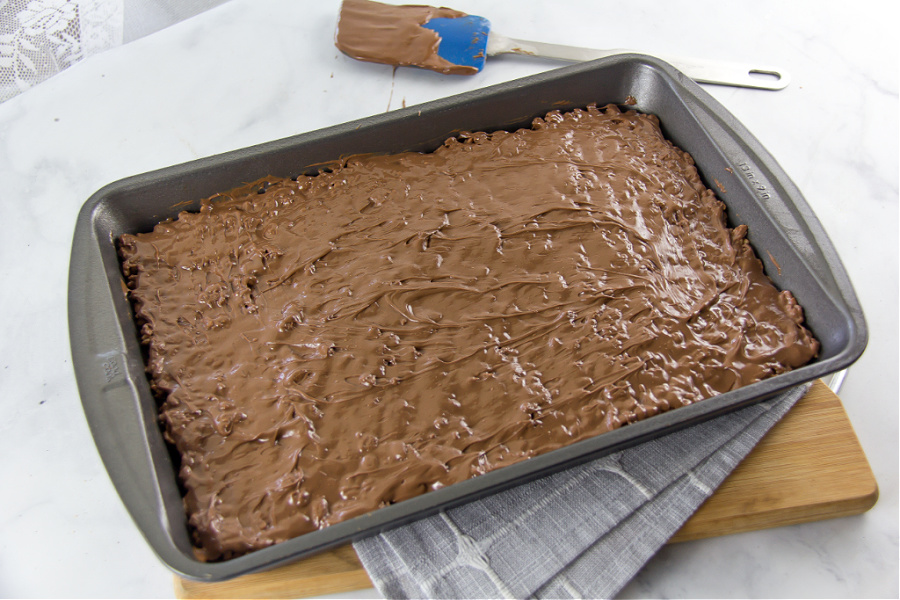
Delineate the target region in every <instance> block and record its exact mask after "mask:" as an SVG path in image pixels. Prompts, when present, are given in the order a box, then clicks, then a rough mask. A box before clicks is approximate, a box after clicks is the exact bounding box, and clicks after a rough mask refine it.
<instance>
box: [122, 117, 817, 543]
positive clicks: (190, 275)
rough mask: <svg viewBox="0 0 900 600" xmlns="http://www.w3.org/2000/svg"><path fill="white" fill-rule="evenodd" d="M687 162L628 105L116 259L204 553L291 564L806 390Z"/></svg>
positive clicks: (354, 179) (280, 187)
mask: <svg viewBox="0 0 900 600" xmlns="http://www.w3.org/2000/svg"><path fill="white" fill-rule="evenodd" d="M745 236H746V227H744V226H738V227H737V228H735V229H729V228H728V227H727V226H726V223H725V212H724V205H723V204H722V203H721V202H720V201H719V200H717V199H716V197H715V194H714V193H713V192H712V191H711V190H709V189H707V188H706V187H705V186H704V185H703V183H702V182H701V180H700V178H699V176H698V173H697V170H696V168H695V167H694V164H693V161H692V160H691V158H690V156H689V155H687V154H686V153H685V152H683V151H681V150H679V149H678V148H676V147H674V146H673V145H672V144H671V143H670V142H668V141H667V140H665V139H664V137H663V135H662V133H661V132H660V129H659V126H658V121H657V119H656V118H655V117H653V116H650V115H642V114H639V113H637V112H634V111H629V112H624V113H623V112H621V111H620V110H619V109H618V108H617V107H615V106H608V107H605V108H603V109H598V108H596V107H588V108H587V109H585V110H575V111H573V112H570V113H566V114H560V113H558V112H551V113H549V114H548V115H547V116H546V117H545V118H543V119H536V120H535V122H534V124H533V127H532V128H531V129H523V130H520V131H517V132H515V133H507V132H496V133H490V134H489V133H473V134H462V135H460V136H459V137H458V138H454V139H450V140H448V141H447V142H445V144H444V145H443V146H442V147H440V148H438V149H437V150H436V151H435V152H433V153H430V154H415V153H406V154H398V155H391V156H368V157H353V158H350V159H349V160H347V161H346V163H345V164H344V165H342V166H340V167H337V168H335V170H334V171H333V172H325V173H322V174H320V175H318V176H315V177H299V178H298V179H297V181H292V180H286V179H278V178H273V177H269V178H266V179H265V180H262V181H259V182H255V183H253V184H249V185H247V186H245V187H243V188H241V189H238V190H233V191H231V192H228V193H224V194H221V195H219V196H216V197H214V198H212V199H208V200H206V201H204V202H203V204H202V208H201V210H200V211H199V212H198V213H182V214H180V215H179V216H178V218H177V219H176V220H174V221H170V222H166V223H162V224H160V225H158V226H157V227H156V228H155V229H154V231H153V232H151V233H145V234H136V235H130V234H127V235H123V236H122V238H121V240H120V251H121V255H122V258H123V269H124V272H125V274H126V278H127V281H128V286H129V288H130V292H129V294H130V296H131V298H132V300H133V303H134V308H135V315H136V318H137V320H138V322H139V323H140V324H141V336H142V341H143V343H145V344H147V345H148V372H149V374H150V378H151V383H152V387H153V389H154V391H155V392H156V393H157V394H158V395H159V397H160V398H161V399H162V404H161V408H160V416H161V421H162V423H163V426H164V429H165V435H166V438H167V439H168V440H169V441H170V442H171V443H172V444H174V445H175V447H176V448H177V450H178V452H179V453H180V455H181V457H182V465H181V473H180V476H181V479H182V482H183V484H184V488H185V490H186V495H185V507H186V510H187V513H188V515H189V522H190V525H191V527H192V531H193V532H194V536H195V541H196V543H197V545H198V547H199V550H198V553H199V555H200V556H201V557H202V558H204V559H207V560H215V559H222V558H228V557H232V556H236V555H240V554H242V553H245V552H247V551H250V550H254V549H257V548H260V547H264V546H267V545H270V544H273V543H277V542H280V541H283V540H286V539H289V538H291V537H294V536H297V535H300V534H303V533H305V532H308V531H312V530H315V529H317V528H321V527H325V526H327V525H330V524H333V523H336V522H338V521H340V520H343V519H347V518H350V517H353V516H356V515H360V514H363V513H366V512H369V511H371V510H374V509H377V508H379V507H381V506H384V505H386V504H390V503H393V502H397V501H401V500H404V499H407V498H410V497H413V496H416V495H419V494H422V493H425V492H427V491H429V490H433V489H437V488H440V487H442V486H446V485H450V484H452V483H454V482H457V481H461V480H464V479H467V478H470V477H473V476H476V475H479V474H482V473H485V472H487V471H490V470H492V469H496V468H498V467H502V466H504V465H508V464H511V463H515V462H517V461H521V460H524V459H527V458H529V457H532V456H535V455H537V454H541V453H543V452H547V451H550V450H553V449H556V448H559V447H561V446H564V445H567V444H570V443H572V442H574V441H577V440H581V439H585V438H587V437H590V436H594V435H597V434H599V433H603V432H605V431H608V430H611V429H614V428H617V427H620V426H622V425H624V424H627V423H631V422H634V421H636V420H639V419H642V418H645V417H648V416H651V415H653V414H656V413H659V412H662V411H665V410H669V409H673V408H677V407H680V406H684V405H687V404H690V403H692V402H697V401H699V400H703V399H705V398H709V397H711V396H714V395H716V394H718V393H721V392H726V391H728V390H731V389H735V388H737V387H740V386H743V385H747V384H749V383H752V382H754V381H758V380H760V379H763V378H766V377H769V376H772V375H775V374H777V373H780V372H783V371H786V370H789V369H791V368H794V367H797V366H800V365H802V364H804V363H805V362H807V361H809V360H810V359H811V358H813V357H814V356H815V355H816V352H817V350H818V343H817V342H816V340H815V339H813V338H812V336H811V335H810V333H809V332H808V331H807V330H806V329H805V328H804V327H803V326H802V325H801V323H802V320H803V316H802V310H801V309H800V307H799V306H798V305H797V303H796V302H795V300H794V299H793V297H792V295H791V294H790V292H787V291H781V292H779V291H778V290H777V289H776V288H775V287H774V286H773V285H772V284H771V282H770V281H769V280H768V278H767V277H766V276H765V275H764V274H763V271H762V264H761V262H760V261H759V260H758V259H757V258H756V257H755V255H754V254H753V251H752V249H751V248H750V245H749V243H748V242H747V240H746V239H745Z"/></svg>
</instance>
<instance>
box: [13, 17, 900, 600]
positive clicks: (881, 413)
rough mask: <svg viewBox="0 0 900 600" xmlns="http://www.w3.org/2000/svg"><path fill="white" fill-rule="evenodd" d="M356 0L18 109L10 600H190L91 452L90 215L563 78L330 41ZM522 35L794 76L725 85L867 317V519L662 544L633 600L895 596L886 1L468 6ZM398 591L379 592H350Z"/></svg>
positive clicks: (153, 54)
mask: <svg viewBox="0 0 900 600" xmlns="http://www.w3.org/2000/svg"><path fill="white" fill-rule="evenodd" d="M338 6H339V1H338V0H327V1H325V0H322V1H319V2H290V1H288V0H231V1H230V2H228V3H226V4H223V5H221V6H219V7H217V8H215V9H212V10H210V11H209V12H206V13H203V14H201V15H199V16H197V17H194V18H192V19H190V20H188V21H185V22H182V23H179V24H177V25H175V26H173V27H170V28H168V29H165V30H162V31H159V32H157V33H154V34H152V35H149V36H147V37H144V38H142V39H139V40H137V41H135V42H132V43H130V44H126V45H124V46H120V47H118V48H115V49H113V50H109V51H107V52H105V53H102V54H99V55H96V56H93V57H91V58H89V59H87V60H85V61H83V62H81V63H79V64H77V65H75V66H74V67H72V68H70V69H68V70H67V71H64V72H63V73H61V74H59V75H57V76H55V77H53V78H51V79H50V80H48V81H46V82H45V83H42V84H40V85H39V86H37V87H35V88H33V89H31V90H29V91H28V92H26V93H24V94H22V95H20V96H18V97H16V98H13V99H12V100H9V101H7V102H5V103H3V104H0V182H2V186H0V190H2V192H0V203H2V209H3V213H2V214H3V217H2V219H0V257H2V261H0V265H2V266H0V275H2V277H0V281H2V284H0V315H2V317H0V339H2V342H0V390H2V394H0V404H2V409H3V410H2V413H3V415H4V418H3V419H2V421H0V482H2V483H0V486H2V489H3V494H2V497H3V500H2V501H0V596H4V597H10V596H23V597H26V596H27V597H44V596H57V597H73V596H76V597H172V595H173V588H172V577H171V575H170V573H169V572H168V571H167V569H166V568H165V567H164V566H162V565H161V564H160V563H159V561H158V560H157V559H156V558H155V557H154V555H153V554H152V552H151V551H150V549H149V548H148V546H147V545H146V544H145V543H144V541H143V539H142V538H141V536H140V534H139V533H138V531H137V529H136V528H135V527H134V525H133V524H132V522H131V521H130V519H129V517H128V515H127V514H126V512H125V509H124V507H123V506H122V504H121V502H120V501H119V498H118V496H117V495H116V493H115V491H114V489H113V487H112V485H111V483H110V482H109V479H108V477H107V475H106V472H105V471H104V468H103V466H102V464H101V462H100V459H99V456H98V454H97V452H96V449H95V447H94V445H93V442H92V440H91V436H90V433H89V431H88V428H87V425H86V422H85V419H84V415H83V412H82V410H81V405H80V401H79V397H78V392H77V390H76V385H75V379H74V375H73V372H72V365H71V358H70V350H69V340H68V335H67V320H66V319H67V317H66V280H67V273H68V266H69V252H70V244H71V240H72V233H73V231H74V225H75V218H76V215H77V213H78V210H79V208H80V207H81V205H82V203H84V201H85V200H86V199H87V198H88V197H89V196H90V195H91V194H92V193H93V192H94V191H96V190H97V189H99V188H100V187H102V186H104V185H105V184H107V183H110V182H113V181H115V180H118V179H120V178H123V177H126V176H129V175H133V174H137V173H142V172H146V171H149V170H152V169H156V168H160V167H165V166H169V165H172V164H176V163H181V162H184V161H189V160H192V159H195V158H199V157H203V156H209V155H212V154H217V153H220V152H223V151H226V150H232V149H236V148H240V147H244V146H248V145H252V144H256V143H260V142H265V141H269V140H273V139H278V138H283V137H287V136H290V135H293V134H297V133H301V132H306V131H311V130H314V129H318V128H321V127H325V126H328V125H334V124H337V123H341V122H344V121H348V120H352V119H355V118H358V117H363V116H368V115H373V114H377V113H381V112H384V111H387V110H391V109H396V108H399V107H401V106H409V105H413V104H415V103H419V102H423V101H426V100H431V99H434V98H439V97H443V96H447V95H450V94H455V93H458V92H462V91H466V90H471V89H475V88H480V87H484V86H487V85H490V84H493V83H498V82H502V81H507V80H510V79H514V78H517V77H521V76H525V75H529V74H532V73H537V72H539V71H542V70H546V69H549V68H553V67H555V66H558V63H552V62H548V61H543V60H540V59H533V58H516V57H509V58H498V59H489V60H488V65H487V67H486V68H485V70H484V71H483V72H482V73H479V74H478V75H476V76H473V77H449V76H441V75H437V74H435V73H431V72H425V71H420V70H415V69H399V70H397V71H396V72H393V70H392V69H391V68H390V67H386V66H381V65H373V64H367V63H360V62H356V61H353V60H351V59H349V58H347V57H345V56H343V55H342V54H340V53H339V52H338V51H337V50H336V49H335V47H334V45H333V31H334V25H335V20H336V15H337V11H338ZM452 6H453V7H454V8H458V9H460V10H463V11H466V12H471V13H474V14H480V15H483V16H486V17H488V18H489V19H491V21H492V23H493V27H494V29H496V30H497V31H499V32H501V33H504V34H507V35H510V36H515V37H521V38H525V39H535V40H542V41H548V42H558V43H571V44H578V45H582V46H591V47H601V48H602V47H611V48H613V47H619V48H633V49H639V50H641V51H644V52H647V53H654V52H658V53H669V54H680V55H685V56H698V57H710V58H718V59H728V60H741V61H745V62H746V61H748V60H752V61H757V62H759V63H760V64H775V65H781V66H783V67H784V68H785V69H787V70H789V71H790V72H791V74H792V76H793V80H792V83H791V85H790V86H789V87H788V88H787V89H785V90H783V91H780V92H766V91H755V90H748V89H737V88H730V87H721V86H711V85H708V86H705V88H706V89H707V90H708V91H709V92H710V93H711V94H712V95H713V96H714V97H715V98H716V99H717V100H719V101H720V102H721V103H722V104H723V105H724V106H725V107H726V108H727V109H729V110H730V111H731V112H732V113H733V114H734V115H735V116H736V117H737V118H738V119H739V120H740V121H741V122H743V123H744V125H746V126H747V128H748V129H749V130H750V131H751V132H753V133H754V134H755V135H756V136H757V137H758V138H759V140H760V141H761V142H762V144H763V145H764V146H765V147H766V148H767V149H768V150H769V151H770V152H771V153H772V154H773V155H774V156H775V157H776V159H777V160H778V161H779V162H780V163H781V164H782V166H783V167H784V168H785V170H786V171H787V172H788V173H789V174H790V176H791V177H792V178H793V180H794V181H795V182H796V183H797V185H798V186H799V188H800V189H801V190H802V191H803V193H804V195H805V197H806V198H807V200H808V202H809V203H810V205H811V206H812V207H813V209H814V210H815V212H816V214H817V215H818V217H819V218H820V220H821V221H822V223H823V225H824V227H825V229H826V231H827V232H828V233H829V235H830V237H831V239H832V241H833V242H834V244H835V246H836V247H837V249H838V252H839V253H840V255H841V257H842V260H843V261H844V264H845V266H846V268H847V270H848V272H849V273H850V276H851V279H852V280H853V283H854V285H855V287H856V290H857V293H858V295H859V297H860V300H861V302H862V305H863V308H864V310H865V313H866V317H867V320H868V323H869V325H870V340H869V344H868V348H867V350H866V352H865V354H864V355H863V357H862V358H861V359H860V360H859V362H858V363H857V364H856V365H854V366H853V367H852V368H851V370H850V371H849V373H848V375H847V378H846V380H845V382H844V384H843V388H842V390H841V393H840V395H841V397H842V399H843V401H844V405H845V407H846V409H847V412H848V413H849V415H850V419H851V421H852V423H853V425H854V427H855V430H856V432H857V434H858V436H859V438H860V441H861V443H862V445H863V448H864V449H865V451H866V453H867V455H868V457H869V460H870V462H871V464H872V467H873V470H874V472H875V476H876V478H877V480H878V483H879V486H880V490H881V496H880V499H879V502H878V504H877V505H876V506H875V507H874V508H873V509H872V510H871V511H869V512H868V513H866V514H864V515H861V516H857V517H850V518H843V519H835V520H831V521H825V522H818V523H811V524H805V525H799V526H792V527H784V528H779V529H772V530H767V531H760V532H754V533H748V534H741V535H733V536H728V537H723V538H716V539H710V540H703V541H698V542H691V543H684V544H678V545H674V546H670V547H666V548H664V549H663V550H662V551H661V552H660V553H659V555H657V556H656V557H655V558H654V559H653V560H652V561H651V562H650V563H649V564H648V565H647V567H646V568H645V569H644V570H643V571H642V572H641V573H640V574H639V576H638V577H637V578H636V579H635V580H634V581H633V582H632V583H631V584H630V585H629V586H628V587H627V588H626V589H625V590H624V591H623V592H622V594H621V595H622V597H663V596H665V597H884V596H893V597H896V596H897V595H898V593H900V592H898V493H897V482H898V408H897V407H898V376H897V365H898V244H897V235H898V212H897V209H898V97H897V80H898V61H897V59H898V45H897V36H896V31H895V28H894V23H893V19H892V18H890V17H888V16H886V15H882V14H881V13H882V12H883V8H884V6H883V3H879V2H872V1H868V2H867V1H863V2H859V3H856V4H854V5H853V7H852V10H848V7H847V5H846V3H843V2H837V1H833V0H830V1H825V2H823V1H815V2H814V1H812V0H802V1H795V2H779V1H776V0H765V1H761V2H754V3H752V4H750V3H732V2H718V1H715V0H694V1H691V2H686V1H681V0H677V1H673V2H667V3H656V2H640V1H639V2H632V3H626V4H622V3H618V4H616V5H614V7H613V5H611V4H609V3H599V2H596V1H593V0H570V1H569V2H566V3H565V4H562V3H559V2H513V1H512V0H508V1H501V0H496V1H485V0H481V1H478V2H476V1H475V0H459V1H458V2H454V3H453V4H452ZM349 596H353V597H373V596H374V597H377V594H376V593H375V592H374V590H368V591H361V592H359V593H357V594H350V595H349Z"/></svg>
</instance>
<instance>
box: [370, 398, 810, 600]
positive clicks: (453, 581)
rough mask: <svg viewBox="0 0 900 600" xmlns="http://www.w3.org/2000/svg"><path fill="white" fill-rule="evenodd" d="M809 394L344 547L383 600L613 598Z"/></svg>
mask: <svg viewBox="0 0 900 600" xmlns="http://www.w3.org/2000/svg"><path fill="white" fill-rule="evenodd" d="M808 389H809V386H808V385H807V386H801V387H799V388H795V389H793V390H791V391H789V392H786V393H785V394H783V395H781V396H779V397H776V398H773V399H770V400H767V401H765V402H761V403H758V404H755V405H752V406H750V407H747V408H744V409H741V410H739V411H737V412H734V413H732V414H729V415H725V416H722V417H718V418H716V419H713V420H711V421H708V422H706V423H702V424H700V425H696V426H693V427H690V428H688V429H684V430H681V431H678V432H675V433H672V434H669V435H667V436H664V437H661V438H658V439H656V440H653V441H650V442H646V443H644V444H641V445H639V446H635V447H633V448H630V449H627V450H623V451H621V452H617V453H615V454H611V455H608V456H605V457H603V458H600V459H597V460H595V461H593V462H589V463H586V464H584V465H581V466H578V467H575V468H572V469H569V470H566V471H563V472H560V473H556V474H554V475H550V476H548V477H545V478H542V479H539V480H537V481H534V482H531V483H527V484H524V485H522V486H519V487H516V488H513V489H510V490H506V491H503V492H500V493H498V494H495V495H493V496H489V497H486V498H483V499H480V500H477V501H474V502H471V503H469V504H466V505H463V506H460V507H457V508H453V509H450V510H446V511H444V512H441V513H439V514H437V515H435V516H433V517H429V518H425V519H423V520H421V521H417V522H415V523H412V524H410V525H406V526H403V527H400V528H397V529H394V530H391V531H388V532H385V533H382V534H379V535H376V536H373V537H370V538H367V539H364V540H361V541H359V542H356V543H355V544H354V547H355V549H356V552H357V554H358V555H359V558H360V560H361V561H362V563H363V565H364V566H365V568H366V571H368V573H369V576H370V578H371V579H372V581H373V583H374V584H375V587H376V588H377V589H378V591H379V592H380V593H381V594H383V595H384V596H385V597H388V598H426V597H427V598H531V597H533V598H611V597H613V596H615V595H616V593H618V592H619V590H621V589H622V587H623V586H625V584H627V583H628V581H630V580H631V578H632V577H634V576H635V574H637V572H638V571H639V570H640V569H641V567H642V566H643V565H644V564H645V563H646V562H647V561H648V560H649V559H650V558H651V557H652V556H653V555H654V554H655V553H656V551H657V550H658V549H659V548H660V547H662V545H663V544H665V543H666V541H667V540H668V539H669V538H670V537H671V536H672V535H673V534H674V533H675V532H676V531H678V529H679V528H680V527H681V526H682V524H683V523H684V522H685V521H687V519H688V518H689V517H690V516H691V515H692V514H693V513H694V511H696V510H697V508H698V507H699V506H700V504H702V503H703V501H704V500H705V499H706V498H708V497H709V496H710V495H711V494H712V493H713V491H714V490H715V489H716V488H717V487H718V486H719V484H721V483H722V481H724V480H725V478H726V477H727V476H728V474H729V473H731V471H732V470H733V469H734V468H735V467H736V466H737V465H738V463H739V462H740V461H741V460H742V459H743V458H744V457H745V456H746V455H747V454H748V453H749V452H750V450H752V449H753V447H754V446H755V445H756V444H757V442H758V441H759V440H760V439H762V437H763V436H764V435H765V434H766V432H768V431H769V429H770V428H771V427H772V426H773V425H774V424H775V423H777V422H778V421H779V420H780V419H781V418H782V417H783V416H784V415H785V414H787V412H788V411H789V410H790V408H791V407H792V406H793V405H794V404H795V403H796V402H797V401H798V400H799V399H800V398H802V397H803V395H804V394H805V393H806V391H807V390H808Z"/></svg>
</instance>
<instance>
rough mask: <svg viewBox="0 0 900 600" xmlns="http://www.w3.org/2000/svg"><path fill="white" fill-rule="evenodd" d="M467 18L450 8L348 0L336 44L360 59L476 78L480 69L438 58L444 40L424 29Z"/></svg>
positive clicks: (344, 4)
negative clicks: (433, 23)
mask: <svg viewBox="0 0 900 600" xmlns="http://www.w3.org/2000/svg"><path fill="white" fill-rule="evenodd" d="M464 16H466V14H465V13H462V12H459V11H457V10H452V9H449V8H435V7H433V6H420V5H404V6H393V5H390V4H382V3H380V2H372V1H371V0H344V2H343V4H342V5H341V16H340V20H339V21H338V27H337V33H336V34H335V40H334V43H335V45H336V46H337V47H338V49H339V50H340V51H341V52H343V53H344V54H346V55H348V56H350V57H352V58H356V59H358V60H365V61H369V62H376V63H383V64H387V65H394V66H415V67H422V68H425V69H431V70H432V71H438V72H439V73H447V74H453V75H472V74H474V73H477V72H478V69H476V68H475V67H470V66H466V65H457V64H455V63H452V62H449V61H448V60H446V59H444V58H442V57H440V56H438V46H440V43H441V37H440V36H439V35H438V34H437V32H435V31H432V30H431V29H428V28H425V27H422V25H424V24H425V23H427V22H428V21H430V20H431V19H436V18H449V19H452V18H457V17H464Z"/></svg>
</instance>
